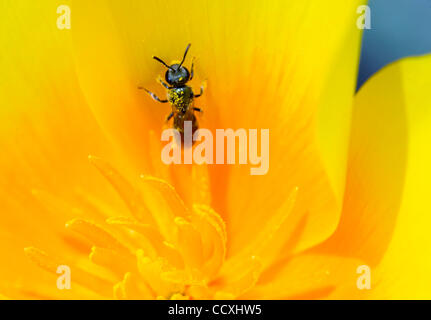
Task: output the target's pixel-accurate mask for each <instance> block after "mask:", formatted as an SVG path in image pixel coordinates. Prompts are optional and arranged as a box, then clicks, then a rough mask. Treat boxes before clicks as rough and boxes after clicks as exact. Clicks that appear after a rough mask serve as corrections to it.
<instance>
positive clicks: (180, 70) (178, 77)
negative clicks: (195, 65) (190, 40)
mask: <svg viewBox="0 0 431 320" xmlns="http://www.w3.org/2000/svg"><path fill="white" fill-rule="evenodd" d="M189 48H190V44H189V45H188V46H187V48H186V52H184V57H183V60H182V61H181V63H180V64H177V63H176V64H173V65H170V66H168V65H167V64H166V63H165V62H164V61H163V60H162V59H160V58H158V57H153V58H154V59H155V60H157V61H159V62H160V63H162V64H163V65H164V66H165V67H167V68H168V70H167V71H166V74H165V79H166V82H167V83H168V84H170V85H173V86H181V85H184V84H185V83H186V82H187V81H189V79H190V72H189V70H187V68H186V67H183V63H184V60H186V56H187V52H188V51H189Z"/></svg>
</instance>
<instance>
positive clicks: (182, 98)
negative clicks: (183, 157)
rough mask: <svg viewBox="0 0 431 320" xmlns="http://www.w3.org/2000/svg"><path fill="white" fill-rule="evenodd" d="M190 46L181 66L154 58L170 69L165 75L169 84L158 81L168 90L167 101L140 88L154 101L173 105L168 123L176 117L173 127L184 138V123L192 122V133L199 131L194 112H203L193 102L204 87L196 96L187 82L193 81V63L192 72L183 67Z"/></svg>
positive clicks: (167, 119)
mask: <svg viewBox="0 0 431 320" xmlns="http://www.w3.org/2000/svg"><path fill="white" fill-rule="evenodd" d="M190 45H191V44H189V45H188V46H187V48H186V51H185V52H184V57H183V60H182V61H181V63H180V64H172V65H170V66H169V65H167V64H166V63H165V62H164V61H163V60H162V59H160V58H158V57H154V56H153V59H155V60H157V61H159V62H160V63H161V64H163V65H164V66H165V67H166V68H168V70H167V71H166V74H165V80H166V82H167V84H166V83H165V82H164V81H163V80H162V79H158V80H159V82H160V84H161V85H163V86H164V87H165V88H166V89H168V92H167V98H168V99H167V100H162V99H160V98H159V97H158V96H156V95H155V94H154V93H152V92H151V91H149V90H147V89H145V88H142V87H139V89H144V90H145V91H146V92H148V94H149V95H150V96H151V97H152V98H153V99H154V100H156V101H158V102H161V103H166V102H169V103H170V104H171V106H172V111H171V113H170V114H169V115H168V117H167V118H166V121H169V120H170V119H171V118H172V117H174V124H173V127H174V129H176V130H178V131H179V132H180V133H181V136H182V137H184V121H192V131H193V132H195V130H197V129H198V121H197V120H196V116H195V114H194V111H198V112H202V110H201V109H200V108H195V107H194V106H193V100H194V98H198V97H200V96H201V95H202V94H203V86H201V90H200V93H199V94H197V95H195V94H194V93H193V90H192V88H191V87H189V86H188V85H187V82H188V81H190V80H192V79H193V61H192V66H191V69H190V70H191V72H189V70H187V68H186V67H183V63H184V61H185V60H186V56H187V52H188V51H189V48H190Z"/></svg>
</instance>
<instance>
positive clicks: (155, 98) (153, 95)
mask: <svg viewBox="0 0 431 320" xmlns="http://www.w3.org/2000/svg"><path fill="white" fill-rule="evenodd" d="M138 89H144V90H145V91H146V92H147V93H148V94H149V95H150V96H151V98H153V99H154V100H156V101H158V102H161V103H166V102H168V100H161V99H160V98H159V97H158V96H156V95H155V94H154V93H152V92H151V91H149V90H147V89H145V88H142V87H138Z"/></svg>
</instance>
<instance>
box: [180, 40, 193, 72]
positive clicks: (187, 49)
mask: <svg viewBox="0 0 431 320" xmlns="http://www.w3.org/2000/svg"><path fill="white" fill-rule="evenodd" d="M191 45H192V44H191V43H189V44H188V46H187V48H186V52H184V57H183V60H182V61H181V63H180V67H181V66H182V65H183V63H184V61H185V60H186V56H187V52H188V51H189V49H190V46H191Z"/></svg>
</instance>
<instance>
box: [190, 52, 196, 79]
mask: <svg viewBox="0 0 431 320" xmlns="http://www.w3.org/2000/svg"><path fill="white" fill-rule="evenodd" d="M194 65H195V57H193V58H192V67H191V68H190V79H189V81H190V80H192V79H193V76H194V70H193V67H194Z"/></svg>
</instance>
